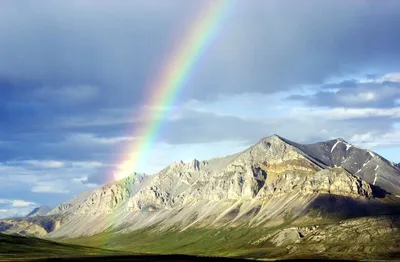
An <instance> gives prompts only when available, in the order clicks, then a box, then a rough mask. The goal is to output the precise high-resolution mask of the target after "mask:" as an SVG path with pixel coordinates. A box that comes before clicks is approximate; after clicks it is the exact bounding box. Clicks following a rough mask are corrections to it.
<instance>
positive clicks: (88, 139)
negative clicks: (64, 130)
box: [67, 133, 136, 145]
mask: <svg viewBox="0 0 400 262" xmlns="http://www.w3.org/2000/svg"><path fill="white" fill-rule="evenodd" d="M135 139H136V138H135V137H130V136H117V137H99V136H96V135H94V134H87V133H80V134H74V135H72V136H70V137H69V138H68V141H67V142H77V143H83V144H90V143H92V144H105V145H107V144H116V143H121V142H129V141H132V140H135Z"/></svg>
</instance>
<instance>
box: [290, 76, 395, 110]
mask: <svg viewBox="0 0 400 262" xmlns="http://www.w3.org/2000/svg"><path fill="white" fill-rule="evenodd" d="M390 75H392V76H395V75H396V74H390ZM390 75H387V76H384V77H382V78H380V79H378V80H376V79H372V80H367V81H365V80H363V81H355V80H345V81H342V82H339V83H334V84H326V85H323V86H322V87H321V88H320V89H319V91H317V92H316V93H315V94H313V95H291V96H289V97H288V99H292V100H298V101H303V102H305V103H306V104H307V105H309V106H325V107H326V106H328V107H348V108H362V107H370V108H391V107H396V106H397V102H396V101H397V100H398V99H400V82H393V81H390V82H389V81H386V80H384V81H382V80H383V79H389V77H390ZM390 79H394V77H390ZM327 89H328V90H327Z"/></svg>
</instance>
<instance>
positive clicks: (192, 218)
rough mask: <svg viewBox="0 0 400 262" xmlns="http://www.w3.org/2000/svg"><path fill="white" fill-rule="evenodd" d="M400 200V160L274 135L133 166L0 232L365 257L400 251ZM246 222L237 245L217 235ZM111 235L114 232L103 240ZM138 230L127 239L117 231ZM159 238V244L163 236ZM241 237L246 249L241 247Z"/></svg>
mask: <svg viewBox="0 0 400 262" xmlns="http://www.w3.org/2000/svg"><path fill="white" fill-rule="evenodd" d="M399 205H400V167H399V166H398V165H395V164H394V163H392V162H390V161H388V160H386V159H385V158H383V157H381V156H380V155H378V154H377V153H374V152H372V151H370V150H367V149H362V148H359V147H356V146H354V145H351V144H349V143H347V142H346V141H345V140H343V139H340V138H338V139H334V140H329V141H326V142H318V143H314V144H307V145H303V144H298V143H295V142H292V141H289V140H287V139H285V138H282V137H280V136H278V135H273V136H269V137H266V138H263V139H261V140H260V141H259V142H258V143H257V144H255V145H253V146H252V147H250V148H248V149H246V150H244V151H242V152H239V153H236V154H233V155H229V156H226V157H220V158H213V159H210V160H207V161H199V160H193V161H191V162H189V163H184V162H181V161H178V162H174V163H172V164H171V165H170V166H168V167H166V168H164V169H163V170H161V171H160V172H159V173H157V174H155V175H152V176H148V175H145V174H137V173H134V174H132V175H130V176H128V177H126V178H124V179H122V180H119V181H115V182H112V183H109V184H106V185H104V186H101V187H100V188H98V189H95V190H93V191H88V192H83V193H82V194H80V195H78V196H77V197H75V198H74V199H72V200H70V201H68V202H66V203H62V204H60V205H58V206H57V207H56V208H54V209H53V210H51V211H49V210H40V209H39V210H37V211H35V212H33V214H30V215H29V216H28V217H25V218H17V219H3V220H1V221H0V232H2V233H6V234H14V235H28V236H37V237H43V238H48V239H69V240H68V241H71V243H74V244H75V243H78V242H79V241H77V242H74V240H76V239H86V241H87V243H92V245H93V246H98V247H104V243H108V244H107V245H108V246H107V247H110V246H111V247H115V248H118V247H124V248H128V247H129V248H139V247H140V245H139V244H138V245H136V246H135V247H133V246H134V243H135V242H134V239H135V237H133V235H134V236H139V235H140V237H138V238H137V239H138V241H140V240H141V241H142V240H143V239H146V238H149V237H150V235H149V234H150V233H148V232H153V233H154V234H158V235H159V236H165V238H167V236H166V235H165V234H166V232H168V237H170V236H172V235H174V236H175V235H176V236H177V237H176V238H175V239H174V240H173V241H176V243H178V242H179V241H184V240H185V238H184V237H183V236H187V234H188V232H191V234H198V235H199V236H200V235H201V236H203V239H209V241H208V242H209V243H207V244H209V245H212V244H215V245H218V248H219V249H218V252H217V251H215V252H214V253H213V252H212V251H210V252H211V253H207V254H215V253H217V254H224V255H232V254H233V253H235V252H239V250H241V251H240V252H247V251H246V250H251V252H252V253H251V254H250V253H246V254H247V255H248V256H247V257H254V256H255V255H254V254H259V255H260V254H263V253H262V252H264V253H268V252H270V253H269V254H270V255H269V257H274V256H275V257H277V256H278V257H280V256H288V255H298V254H300V253H302V252H303V253H304V252H306V253H307V252H309V254H315V253H318V254H321V253H324V252H328V253H329V252H330V253H335V252H336V253H337V254H339V253H342V254H349V252H350V251H351V250H353V251H354V252H355V253H356V254H360V257H362V255H361V254H364V253H365V254H367V256H374V255H376V256H379V255H382V254H391V255H393V254H397V253H396V252H398V251H399V250H400V237H398V236H397V235H398V234H397V233H396V232H397V230H398V228H399V227H400V223H399V221H400V220H399V216H398V215H399V213H400V212H399V211H400V208H399ZM42 211H43V212H42ZM36 214H37V216H36ZM32 215H35V216H32ZM243 230H245V232H246V233H245V234H244V233H243V234H242V235H241V237H240V238H238V239H235V241H234V242H232V244H230V243H229V241H228V242H223V243H221V242H218V241H220V240H219V238H218V237H217V235H218V234H220V236H221V237H224V238H226V240H228V239H229V238H230V237H232V236H231V234H233V233H232V232H243ZM193 232H197V233H193ZM206 232H207V233H206ZM209 232H212V234H211V233H209ZM217 232H220V233H217ZM221 232H225V233H226V234H228V235H229V237H228V235H225V236H223V234H225V233H221ZM104 234H112V236H113V237H107V240H108V242H107V241H105V240H102V241H95V240H96V239H97V240H98V239H99V236H102V235H104ZM130 234H131V236H132V237H130V242H129V243H128V242H124V240H122V239H123V238H119V237H117V236H127V235H130ZM132 234H133V235H132ZM204 234H206V235H204ZM213 234H216V235H215V236H214V235H213ZM188 237H189V238H188V239H191V238H190V237H193V236H192V235H190V236H188ZM111 239H112V241H111ZM151 239H152V240H151V241H153V242H152V243H153V246H157V245H158V244H157V243H159V241H161V240H160V239H157V238H151ZM161 239H162V237H161ZM126 241H127V240H126ZM149 241H150V240H149ZM213 241H214V242H213ZM341 241H344V242H341ZM100 242H101V244H100ZM179 243H180V242H179ZM183 243H185V244H183ZM199 243H200V242H199V241H197V242H196V241H195V242H182V245H183V246H185V248H180V249H177V247H176V248H175V249H171V248H170V246H165V245H161V244H160V245H159V246H163V248H164V249H162V251H158V250H157V249H155V250H154V249H149V248H150V247H149V246H142V247H141V248H142V249H138V251H143V252H166V253H176V252H179V253H182V252H183V253H185V250H186V248H187V245H189V246H190V245H191V246H192V247H193V248H194V249H193V250H197V249H195V247H198V246H199V245H200V244H199ZM236 244H237V245H238V247H240V248H241V249H240V248H239V249H237V250H236V251H233V246H234V245H236ZM202 245H206V244H205V243H203V242H202V244H201V246H202ZM230 245H231V246H230ZM304 246H306V248H304ZM199 247H200V246H199ZM152 248H154V247H152ZM210 248H211V247H210ZM242 249H243V250H242ZM276 249H277V250H279V252H278V253H276V252H275V251H271V250H276ZM193 250H192V249H191V250H189V251H187V252H186V253H191V252H197V251H193ZM199 250H203V249H199ZM210 250H213V249H210ZM255 250H256V251H255ZM262 250H264V251H262ZM267 251H268V252H267ZM199 252H200V251H199ZM221 252H222V253H221ZM249 252H250V251H249ZM260 252H261V253H260ZM271 252H272V253H271ZM274 252H275V253H274ZM354 252H353V253H354ZM336 253H335V254H336ZM235 254H236V253H235ZM257 256H258V255H257ZM260 256H262V257H265V256H267V255H265V254H264V255H260ZM257 258H258V257H257ZM362 258H363V257H362Z"/></svg>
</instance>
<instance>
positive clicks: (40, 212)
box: [27, 206, 52, 217]
mask: <svg viewBox="0 0 400 262" xmlns="http://www.w3.org/2000/svg"><path fill="white" fill-rule="evenodd" d="M51 210H52V208H51V207H49V206H40V207H37V208H35V209H33V210H32V212H30V213H29V214H28V215H27V217H34V216H45V215H47V214H48V213H50V211H51Z"/></svg>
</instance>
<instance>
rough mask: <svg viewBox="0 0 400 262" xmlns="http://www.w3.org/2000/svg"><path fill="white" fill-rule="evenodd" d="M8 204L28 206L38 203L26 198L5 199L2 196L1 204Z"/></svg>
mask: <svg viewBox="0 0 400 262" xmlns="http://www.w3.org/2000/svg"><path fill="white" fill-rule="evenodd" d="M4 204H8V205H10V206H11V207H27V206H32V205H36V203H34V202H30V201H25V200H18V199H4V198H0V205H4Z"/></svg>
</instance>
